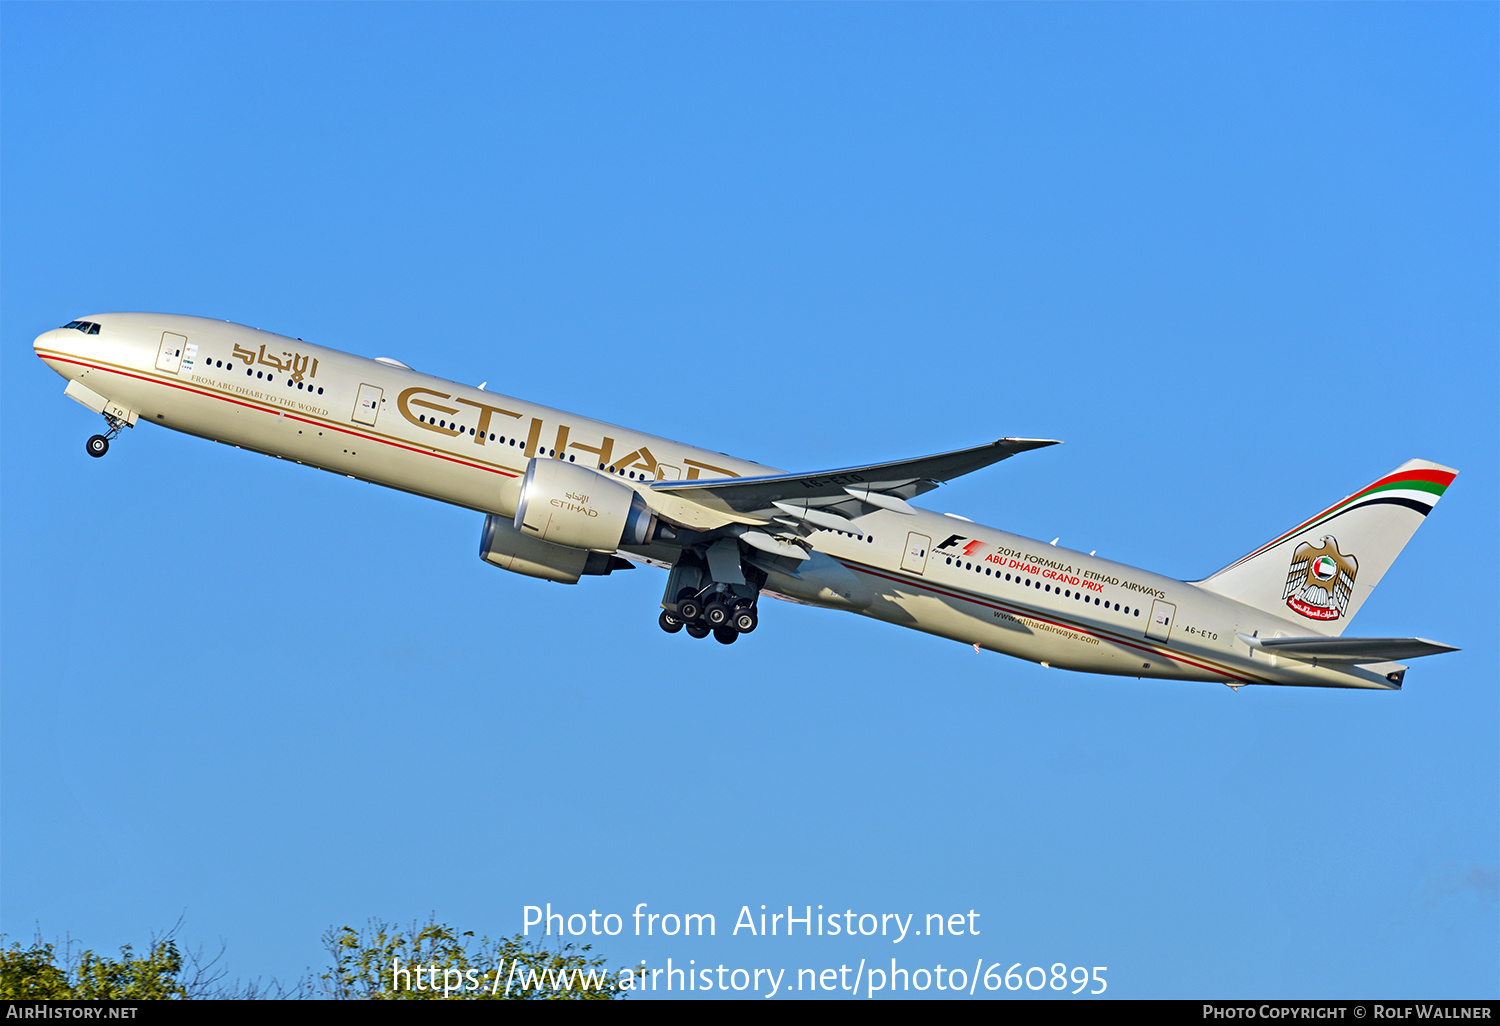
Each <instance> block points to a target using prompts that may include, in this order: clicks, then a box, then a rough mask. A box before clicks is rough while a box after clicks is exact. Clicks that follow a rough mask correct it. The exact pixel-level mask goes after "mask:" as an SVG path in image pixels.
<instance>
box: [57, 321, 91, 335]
mask: <svg viewBox="0 0 1500 1026" xmlns="http://www.w3.org/2000/svg"><path fill="white" fill-rule="evenodd" d="M63 328H65V329H66V328H77V329H78V330H79V331H81V332H83V333H84V334H85V335H97V334H99V325H97V324H95V323H94V322H93V321H69V322H68V323H67V324H64V325H63Z"/></svg>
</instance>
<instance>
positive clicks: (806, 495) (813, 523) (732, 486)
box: [651, 438, 1058, 544]
mask: <svg viewBox="0 0 1500 1026" xmlns="http://www.w3.org/2000/svg"><path fill="white" fill-rule="evenodd" d="M1057 444H1058V442H1057V441H1055V440H1053V439H1045V438H1001V439H999V440H998V441H994V442H991V443H989V444H988V445H978V446H974V447H973V448H971V449H959V450H956V451H954V452H945V453H939V454H938V455H936V456H920V457H917V458H916V459H909V460H897V461H896V462H894V463H872V464H868V465H866V466H860V467H844V468H841V469H838V470H821V471H817V472H814V473H810V474H769V475H766V476H764V477H732V478H720V479H716V480H711V481H663V482H658V483H656V484H654V485H652V486H651V490H652V491H653V492H658V493H664V494H666V495H670V496H672V497H673V498H676V499H681V500H685V501H688V502H691V503H694V504H696V505H699V506H702V507H704V508H706V509H709V510H712V511H714V512H716V513H720V514H726V515H728V516H731V517H733V518H735V519H738V520H741V522H743V519H744V518H753V519H754V520H757V521H760V522H761V523H763V524H769V525H776V526H777V527H778V528H781V529H783V530H780V531H776V532H773V533H782V534H785V535H790V536H801V535H804V534H809V533H811V532H812V531H816V530H838V531H849V532H851V533H854V534H860V533H861V532H860V530H859V528H858V527H857V526H856V525H855V524H853V523H852V520H853V519H854V518H856V517H860V516H863V515H864V514H866V513H869V512H871V511H873V510H875V509H887V510H895V511H896V512H900V513H910V512H912V509H911V507H910V506H908V505H907V503H906V500H908V499H911V498H915V497H916V496H918V495H921V494H922V493H923V492H928V491H931V490H932V489H934V488H936V487H937V486H938V485H940V484H942V483H944V482H947V481H951V480H953V479H954V478H956V477H962V476H963V475H964V474H971V473H973V472H974V471H976V470H981V469H983V468H984V467H988V466H990V465H991V464H994V463H998V462H1000V461H1001V460H1003V459H1007V458H1008V457H1011V456H1014V455H1015V454H1016V453H1019V452H1026V451H1028V450H1030V449H1039V448H1042V447H1043V446H1048V445H1057ZM746 540H747V541H750V540H751V539H748V538H747V539H746ZM752 544H753V541H752Z"/></svg>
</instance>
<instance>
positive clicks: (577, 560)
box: [479, 514, 630, 584]
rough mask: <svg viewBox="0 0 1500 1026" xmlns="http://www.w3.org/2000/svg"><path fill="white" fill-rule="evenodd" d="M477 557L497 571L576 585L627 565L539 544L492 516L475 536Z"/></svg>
mask: <svg viewBox="0 0 1500 1026" xmlns="http://www.w3.org/2000/svg"><path fill="white" fill-rule="evenodd" d="M479 558H480V559H482V560H484V561H485V562H486V563H492V564H494V565H495V566H498V567H499V568H500V569H501V570H509V571H511V572H512V573H517V574H525V575H526V576H527V577H540V578H541V579H542V580H544V581H556V582H557V583H559V584H577V583H578V578H580V577H584V576H590V575H594V574H607V573H610V572H611V571H614V570H623V569H625V568H627V567H629V566H630V564H629V563H628V562H626V561H625V560H623V559H619V558H618V557H615V556H607V555H604V554H603V553H600V552H590V551H589V550H588V549H575V548H570V547H568V546H566V545H554V544H552V543H551V542H546V541H539V540H537V539H536V538H533V537H531V536H530V535H527V534H522V533H521V532H520V531H517V530H516V529H515V527H514V526H513V525H512V524H511V522H510V519H509V518H508V517H497V516H494V515H493V514H491V515H490V516H487V517H485V518H484V533H483V534H481V535H480V536H479Z"/></svg>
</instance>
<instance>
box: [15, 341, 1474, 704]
mask: <svg viewBox="0 0 1500 1026" xmlns="http://www.w3.org/2000/svg"><path fill="white" fill-rule="evenodd" d="M33 348H34V349H35V350H36V353H37V355H38V356H39V357H41V359H42V360H43V361H45V362H46V364H47V365H48V366H49V367H51V368H52V369H53V370H55V371H57V373H58V374H60V375H61V376H62V377H63V378H65V379H67V382H68V384H67V386H66V388H65V389H64V395H66V396H68V397H69V398H71V399H74V400H76V401H78V402H79V403H80V404H82V405H83V406H86V407H88V408H89V409H90V410H93V411H94V412H95V413H97V414H101V415H103V417H104V420H105V424H106V427H107V431H106V432H105V433H103V434H96V435H94V436H92V437H91V438H89V439H88V443H87V451H88V453H89V455H91V456H96V457H97V456H103V455H104V454H105V453H106V452H108V450H109V447H110V441H111V440H112V439H114V438H116V437H117V436H119V434H120V432H121V431H122V430H124V429H126V428H133V427H134V426H135V425H136V424H137V423H139V422H141V421H146V422H149V423H154V424H158V425H161V426H163V427H167V428H171V429H173V430H176V431H183V432H186V433H188V434H192V435H197V436H199V437H201V438H207V439H211V440H213V441H216V442H222V443H225V444H228V445H233V446H235V447H237V448H242V449H249V450H252V451H254V452H259V453H264V454H266V455H270V456H275V457H277V458H278V459H286V460H294V461H296V462H297V463H300V464H306V465H308V466H312V467H317V468H319V469H322V470H327V471H330V472H333V473H338V474H344V475H346V476H348V477H352V478H356V479H358V480H362V481H368V482H373V483H375V484H379V485H384V486H386V487H390V488H398V489H401V490H402V491H406V492H411V493H413V494H416V495H422V496H426V497H428V498H432V499H437V500H439V501H442V502H449V503H453V504H456V505H459V506H465V507H467V508H469V509H473V510H475V511H477V512H479V513H482V514H484V524H483V528H482V530H481V532H480V542H479V555H480V557H481V558H482V559H483V560H485V561H486V562H488V563H490V564H491V565H493V566H496V567H499V568H501V569H503V570H508V571H511V572H512V573H517V574H523V575H526V576H529V577H535V578H540V579H541V580H545V581H555V582H559V583H563V584H576V583H578V582H579V581H580V580H581V579H582V578H583V577H589V576H603V575H607V574H610V573H613V572H615V571H617V570H624V569H631V568H634V566H635V565H636V564H646V565H651V566H655V567H659V568H662V569H665V570H666V571H667V583H666V588H665V591H664V593H663V596H662V601H661V613H660V615H659V617H658V623H659V624H660V626H661V628H662V629H663V630H665V631H667V632H669V633H677V632H678V631H682V630H686V631H687V633H688V634H689V635H691V636H693V637H695V638H706V637H708V636H709V635H710V634H712V635H713V636H714V638H715V639H716V640H717V641H719V642H722V643H724V644H730V643H733V642H735V641H736V640H737V639H738V638H739V637H740V636H741V635H743V634H749V633H750V632H752V631H754V630H755V628H756V626H757V624H758V622H759V599H760V596H762V595H771V596H772V597H775V598H781V599H787V600H790V601H792V602H798V603H803V604H809V605H814V606H822V607H827V608H833V609H841V610H846V611H849V612H854V613H858V614H861V615H863V616H868V617H872V618H874V619H877V620H882V621H885V622H887V623H892V624H897V625H899V626H903V627H910V628H913V629H915V630H919V631H924V632H926V633H928V634H933V635H937V636H939V637H943V638H948V639H951V640H954V641H959V642H962V643H964V644H966V645H972V646H973V647H974V649H975V651H976V652H977V651H982V650H989V651H994V652H1000V653H1004V654H1007V655H1011V656H1015V657H1018V658H1020V659H1026V660H1030V661H1032V662H1036V663H1040V664H1041V665H1043V666H1047V667H1053V668H1059V669H1068V670H1076V671H1081V672H1087V673H1099V674H1114V675H1119V676H1129V677H1138V678H1157V679H1167V680H1180V681H1206V682H1217V683H1222V684H1226V685H1228V686H1229V687H1231V688H1233V689H1235V690H1238V689H1239V688H1240V687H1242V686H1244V685H1247V684H1281V685H1307V686H1315V687H1343V688H1367V689H1378V690H1397V689H1399V688H1400V687H1401V686H1402V682H1403V680H1404V678H1405V674H1406V670H1407V667H1406V666H1404V665H1401V664H1400V663H1399V662H1398V660H1403V659H1411V658H1415V657H1417V656H1424V655H1432V654H1436V653H1440V652H1451V651H1456V649H1455V648H1453V647H1452V646H1449V645H1444V644H1440V643H1438V642H1434V641H1428V640H1426V639H1423V638H1356V637H1344V636H1343V632H1344V630H1345V628H1346V627H1347V626H1348V623H1349V621H1350V620H1351V619H1353V617H1354V615H1355V614H1356V613H1357V612H1359V609H1360V607H1361V606H1362V605H1363V604H1364V602H1365V600H1366V599H1367V598H1369V596H1370V593H1371V592H1372V591H1373V590H1374V588H1375V585H1376V584H1378V583H1379V582H1380V579H1381V577H1382V576H1384V574H1385V572H1386V570H1387V569H1388V568H1389V567H1390V565H1391V563H1392V562H1393V561H1394V560H1395V558H1396V556H1397V555H1398V554H1399V553H1400V551H1401V549H1402V548H1403V547H1404V546H1405V545H1406V543H1407V541H1408V540H1410V538H1411V536H1412V534H1414V533H1415V531H1416V529H1417V527H1418V526H1419V525H1420V524H1421V523H1422V521H1423V520H1424V519H1425V517H1426V516H1427V514H1428V513H1430V512H1431V511H1432V508H1433V506H1434V505H1435V504H1436V503H1437V501H1438V499H1439V498H1440V497H1441V496H1442V495H1443V493H1444V491H1445V490H1446V489H1447V487H1448V486H1449V485H1450V484H1451V483H1452V482H1453V479H1454V477H1455V476H1456V474H1457V471H1455V470H1452V469H1451V468H1448V467H1444V466H1441V465H1439V464H1437V463H1431V462H1427V461H1425V460H1410V461H1408V462H1406V463H1403V464H1402V465H1401V466H1399V467H1397V468H1396V469H1395V470H1393V471H1392V472H1391V473H1389V474H1386V475H1385V476H1383V477H1381V478H1379V479H1377V480H1376V481H1374V482H1373V483H1371V484H1369V485H1368V486H1366V487H1364V488H1362V489H1360V490H1358V491H1356V492H1354V493H1353V494H1352V495H1349V496H1348V497H1347V498H1344V499H1342V500H1340V501H1339V502H1336V503H1334V504H1333V505H1331V506H1329V507H1328V508H1327V509H1325V510H1323V511H1322V512H1320V513H1318V514H1316V515H1315V516H1312V517H1309V518H1308V519H1307V520H1304V521H1303V522H1301V523H1300V524H1298V525H1297V526H1295V527H1293V528H1292V529H1291V530H1289V531H1286V532H1285V533H1283V534H1280V535H1277V536H1276V537H1275V538H1272V539H1271V540H1270V541H1268V542H1266V543H1265V544H1264V545H1262V546H1260V547H1259V548H1257V549H1255V550H1254V551H1252V552H1250V553H1249V554H1248V555H1246V556H1243V557H1241V558H1240V559H1237V560H1235V561H1234V562H1232V563H1230V564H1229V565H1227V566H1226V567H1224V568H1223V569H1222V570H1219V571H1218V572H1216V573H1214V574H1211V575H1210V576H1208V577H1206V578H1203V579H1202V580H1198V581H1178V580H1174V579H1172V578H1169V577H1164V576H1162V575H1160V574H1154V573H1150V572H1148V571H1145V570H1139V569H1136V568H1134V567H1129V566H1125V565H1123V564H1120V563H1115V562H1112V561H1110V560H1106V559H1099V558H1096V557H1095V556H1094V555H1093V554H1092V553H1089V554H1084V553H1081V552H1074V551H1070V550H1068V549H1065V548H1060V547H1058V546H1057V544H1056V540H1054V541H1053V542H1051V543H1047V542H1038V541H1033V540H1030V539H1027V538H1022V537H1020V536H1017V535H1014V534H1009V533H1007V532H1004V531H1000V530H997V529H995V528H991V527H985V526H982V525H980V524H976V523H973V522H971V521H968V520H965V519H963V518H959V517H956V516H954V515H953V514H939V513H934V512H931V511H928V510H925V509H921V508H919V507H916V506H913V505H912V504H911V500H913V499H915V498H916V497H917V496H919V495H922V494H924V493H926V492H928V491H930V490H932V489H934V488H936V487H938V486H939V485H940V484H942V483H945V482H947V481H951V480H953V479H954V478H956V477H959V476H961V475H964V474H969V473H973V472H974V471H976V470H980V469H982V468H984V467H987V466H990V465H991V464H994V463H998V462H1000V461H1001V460H1005V459H1008V458H1010V457H1012V456H1015V455H1017V454H1018V453H1023V452H1028V451H1030V450H1033V449H1039V448H1043V447H1046V446H1050V445H1055V444H1057V443H1056V442H1055V441H1054V440H1051V439H1039V438H1001V439H999V440H997V441H994V442H990V443H988V444H985V445H978V446H974V447H972V448H968V449H960V450H957V451H954V452H945V453H940V454H938V455H934V456H923V457H918V458H915V459H903V460H897V461H894V462H888V463H875V464H867V465H862V466H852V467H842V468H837V469H831V470H820V471H815V472H812V473H784V472H782V471H780V470H775V469H772V468H770V467H766V466H762V465H761V464H758V463H754V462H751V461H749V460H743V459H737V458H734V457H731V456H727V455H724V454H721V453H717V452H712V451H709V450H705V449H699V448H696V447H694V446H691V445H686V444H684V443H681V442H675V441H671V440H669V439H666V438H661V437H658V436H655V435H649V434H645V433H643V432H639V431H632V430H630V429H628V428H624V427H619V426H616V425H613V424H606V423H603V422H600V421H596V420H591V419H589V418H587V417H581V416H578V415H576V414H572V413H565V412H563V411H561V410H555V409H550V408H548V407H544V406H539V405H537V404H535V403H530V402H525V401H523V400H520V399H515V398H511V397H509V396H505V395H501V394H498V393H495V392H491V391H488V390H487V385H488V382H484V383H481V384H480V385H478V386H477V387H476V386H470V385H464V384H459V383H457V382H453V381H447V380H444V379H442V378H438V377H433V376H431V375H428V374H424V373H421V372H419V371H417V370H415V369H413V368H411V367H409V366H407V365H406V364H404V363H402V362H400V361H399V360H395V359H392V358H390V357H379V358H376V359H367V358H364V357H360V356H354V355H351V354H349V353H344V352H340V351H338V350H335V349H329V348H326V347H324V346H318V345H312V344H310V343H308V342H305V341H303V340H302V339H299V338H289V337H287V336H283V335H277V334H273V333H271V332H268V331H262V330H260V329H257V328H250V327H245V326H243V325H239V324H233V323H230V322H228V321H217V320H210V319H207V318H202V317H188V316H180V315H173V314H151V313H114V314H97V315H93V316H90V317H88V318H87V319H82V320H76V321H70V322H69V323H67V324H65V325H64V326H62V327H61V328H55V329H52V330H50V331H45V332H43V333H42V334H41V335H39V336H37V338H36V340H35V342H34V343H33Z"/></svg>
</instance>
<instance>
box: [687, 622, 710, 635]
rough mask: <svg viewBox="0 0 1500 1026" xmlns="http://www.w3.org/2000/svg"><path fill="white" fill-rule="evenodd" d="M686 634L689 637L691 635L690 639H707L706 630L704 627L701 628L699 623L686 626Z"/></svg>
mask: <svg viewBox="0 0 1500 1026" xmlns="http://www.w3.org/2000/svg"><path fill="white" fill-rule="evenodd" d="M687 632H688V634H689V635H691V636H692V637H695V638H706V637H708V628H707V627H705V626H703V625H702V624H701V623H690V624H688V625H687Z"/></svg>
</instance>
